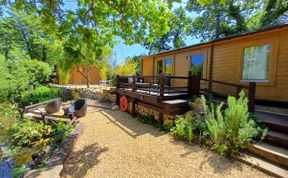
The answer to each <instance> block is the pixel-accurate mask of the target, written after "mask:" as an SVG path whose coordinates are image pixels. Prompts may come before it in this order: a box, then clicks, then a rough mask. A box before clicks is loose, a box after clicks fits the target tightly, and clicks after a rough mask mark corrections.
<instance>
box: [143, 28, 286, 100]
mask: <svg viewBox="0 0 288 178" xmlns="http://www.w3.org/2000/svg"><path fill="white" fill-rule="evenodd" d="M267 43H272V48H273V49H272V58H271V59H270V60H271V63H270V66H269V68H271V69H270V71H269V72H270V73H269V76H270V77H269V82H268V83H257V86H256V98H257V99H263V100H273V101H284V102H288V27H285V28H282V29H274V30H271V31H265V32H261V33H255V34H252V35H247V36H242V37H235V38H231V39H227V40H223V41H218V42H214V43H208V44H205V45H200V46H196V47H191V48H188V49H183V50H180V51H171V52H170V53H165V54H163V55H156V56H155V60H154V63H155V61H156V60H157V59H160V58H165V57H167V56H174V66H173V67H174V74H173V75H177V76H187V75H188V71H189V70H190V68H191V58H190V56H191V55H192V54H194V53H197V52H199V51H205V52H206V54H207V56H206V60H205V63H204V71H203V78H208V79H209V76H210V75H212V79H214V80H220V81H225V82H231V83H236V84H242V85H248V83H243V82H240V80H241V73H242V61H243V49H244V47H247V46H257V45H260V44H267ZM212 48H213V62H212V61H211V57H212V56H211V55H212ZM187 54H188V55H189V59H188V60H187V58H186V56H187ZM211 65H212V73H210V66H211ZM153 67H154V69H153ZM153 70H154V72H153ZM143 74H144V75H153V74H156V64H153V56H149V57H147V58H144V59H143ZM173 84H174V85H177V86H184V85H186V82H184V81H179V80H177V81H175V82H173ZM201 88H208V83H205V82H202V83H201ZM212 91H214V92H217V93H221V94H224V95H236V91H237V90H236V88H235V87H229V86H224V85H221V84H213V85H212Z"/></svg>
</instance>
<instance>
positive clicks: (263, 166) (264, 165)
mask: <svg viewBox="0 0 288 178" xmlns="http://www.w3.org/2000/svg"><path fill="white" fill-rule="evenodd" d="M234 158H235V159H238V160H240V161H243V162H245V163H247V164H249V165H252V166H253V167H255V168H257V169H260V170H262V171H263V172H266V173H267V174H270V175H273V176H276V177H281V178H287V177H288V170H287V169H285V168H283V167H281V166H278V165H277V164H274V163H271V162H269V161H266V160H265V159H263V158H259V157H257V156H255V155H252V154H249V153H242V154H241V155H238V156H234Z"/></svg>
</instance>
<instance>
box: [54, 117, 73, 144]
mask: <svg viewBox="0 0 288 178" xmlns="http://www.w3.org/2000/svg"><path fill="white" fill-rule="evenodd" d="M73 128H74V127H73V125H72V126H70V127H67V124H65V123H64V122H58V123H56V125H55V126H54V127H53V130H52V132H53V134H52V137H53V140H55V141H57V143H61V142H62V141H63V140H65V139H66V138H67V137H68V136H69V134H70V133H71V131H72V130H73ZM56 139H57V140H56Z"/></svg>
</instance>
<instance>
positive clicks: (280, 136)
mask: <svg viewBox="0 0 288 178" xmlns="http://www.w3.org/2000/svg"><path fill="white" fill-rule="evenodd" d="M255 116H256V118H257V119H259V120H262V121H263V122H264V123H265V124H266V126H267V127H268V128H269V131H268V133H267V136H266V138H265V139H264V142H261V143H258V144H254V145H251V147H249V148H248V150H247V151H248V152H247V153H243V154H241V155H240V156H237V157H236V158H237V159H239V160H241V161H244V162H246V163H248V164H251V165H253V166H255V167H256V168H258V169H260V170H262V171H264V172H266V173H268V174H271V175H273V176H276V177H283V178H287V177H288V115H284V114H278V113H271V112H265V111H256V112H255Z"/></svg>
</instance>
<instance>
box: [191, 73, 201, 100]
mask: <svg viewBox="0 0 288 178" xmlns="http://www.w3.org/2000/svg"><path fill="white" fill-rule="evenodd" d="M200 81H201V76H200V75H192V76H191V95H192V96H194V95H196V96H198V95H199V92H200Z"/></svg>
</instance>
